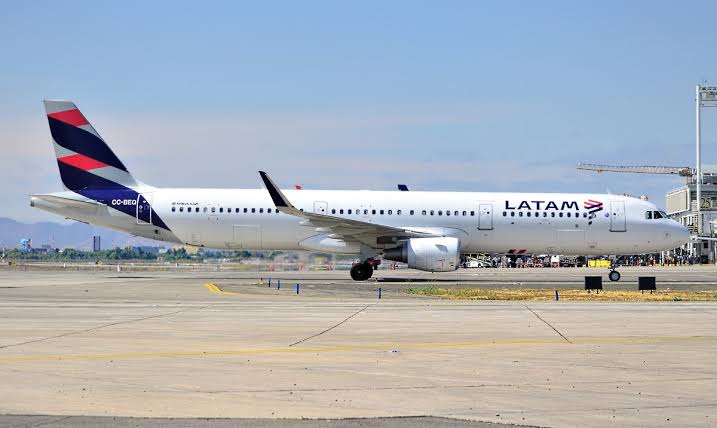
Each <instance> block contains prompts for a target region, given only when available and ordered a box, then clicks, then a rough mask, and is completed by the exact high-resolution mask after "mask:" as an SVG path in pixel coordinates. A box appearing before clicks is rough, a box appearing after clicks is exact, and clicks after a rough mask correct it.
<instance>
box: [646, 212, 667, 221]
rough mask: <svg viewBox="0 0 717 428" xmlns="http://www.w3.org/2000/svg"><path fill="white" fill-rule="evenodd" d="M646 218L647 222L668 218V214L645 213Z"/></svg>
mask: <svg viewBox="0 0 717 428" xmlns="http://www.w3.org/2000/svg"><path fill="white" fill-rule="evenodd" d="M645 218H646V219H647V220H657V219H661V218H667V213H665V212H664V211H645Z"/></svg>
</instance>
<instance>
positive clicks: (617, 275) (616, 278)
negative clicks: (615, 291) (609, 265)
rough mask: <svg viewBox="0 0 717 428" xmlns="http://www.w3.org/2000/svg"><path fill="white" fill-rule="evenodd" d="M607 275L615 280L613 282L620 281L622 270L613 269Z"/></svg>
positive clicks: (611, 279)
mask: <svg viewBox="0 0 717 428" xmlns="http://www.w3.org/2000/svg"><path fill="white" fill-rule="evenodd" d="M607 277H608V278H610V281H613V282H615V281H619V280H620V272H618V271H616V270H611V271H610V273H609V274H608V276H607Z"/></svg>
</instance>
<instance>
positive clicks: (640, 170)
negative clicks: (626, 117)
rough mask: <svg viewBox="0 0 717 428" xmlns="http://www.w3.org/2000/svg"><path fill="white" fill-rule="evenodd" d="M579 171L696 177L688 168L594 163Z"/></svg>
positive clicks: (579, 165) (582, 167)
mask: <svg viewBox="0 0 717 428" xmlns="http://www.w3.org/2000/svg"><path fill="white" fill-rule="evenodd" d="M577 168H578V169H580V170H583V171H595V172H597V173H601V172H623V173H631V174H672V175H679V176H680V177H685V178H687V179H689V178H690V177H692V176H693V175H695V171H694V169H692V168H690V167H688V166H649V165H644V166H637V165H596V164H592V163H579V164H578V166H577Z"/></svg>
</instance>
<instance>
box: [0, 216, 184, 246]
mask: <svg viewBox="0 0 717 428" xmlns="http://www.w3.org/2000/svg"><path fill="white" fill-rule="evenodd" d="M94 235H99V236H101V237H102V238H101V246H102V249H103V250H104V249H109V248H115V247H120V248H124V247H126V246H129V245H132V246H140V245H149V246H164V247H171V246H172V244H170V243H166V242H160V241H153V240H151V239H145V238H138V237H136V236H132V235H128V234H126V233H121V232H115V231H112V230H109V229H103V228H100V227H96V226H92V225H89V224H84V223H79V222H74V223H70V224H59V223H53V222H49V221H43V222H39V223H32V224H26V223H20V222H19V221H15V220H13V219H10V218H6V217H0V248H18V247H19V246H20V240H21V239H23V238H30V239H32V245H33V247H36V248H39V247H40V246H41V245H43V244H50V245H52V247H53V248H76V249H80V250H91V249H92V237H93V236H94Z"/></svg>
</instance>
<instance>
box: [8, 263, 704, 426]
mask: <svg viewBox="0 0 717 428" xmlns="http://www.w3.org/2000/svg"><path fill="white" fill-rule="evenodd" d="M593 272H594V271H593V270H587V269H521V270H519V269H485V270H483V269H481V270H463V271H458V272H456V273H450V274H430V273H422V272H414V271H383V270H380V271H377V272H376V275H375V277H376V278H375V279H373V280H372V281H369V282H366V283H354V282H352V281H351V280H350V279H348V272H345V271H332V272H283V273H278V272H274V273H266V272H265V273H256V272H244V273H238V272H221V271H220V272H191V273H188V272H141V273H139V272H137V273H133V272H116V271H115V272H111V271H102V270H96V271H72V270H71V269H64V270H62V269H58V270H56V271H46V270H43V271H34V270H32V269H30V270H27V271H25V270H22V269H17V268H15V269H9V268H3V269H0V379H2V382H0V415H2V416H0V427H5V426H8V427H9V426H37V425H50V426H82V425H85V426H96V425H103V426H104V425H107V426H117V427H124V426H207V427H224V426H267V427H279V426H282V427H283V426H346V427H353V426H383V425H392V426H447V427H453V426H483V427H496V426H503V425H504V424H517V425H528V426H550V427H573V426H578V425H580V426H584V427H598V426H606V425H613V426H645V425H665V426H669V425H672V426H694V427H701V426H704V427H707V426H714V425H715V424H716V423H717V422H715V421H716V420H717V367H716V366H715V364H714V362H715V355H717V329H716V328H717V304H716V303H687V302H669V303H569V302H562V301H561V302H544V303H543V302H541V303H536V302H455V301H441V300H437V299H434V298H429V297H424V296H414V295H407V294H404V293H402V290H404V289H405V288H408V287H415V286H417V284H418V286H430V285H435V284H439V285H440V286H442V287H444V286H461V287H474V286H475V287H478V286H479V287H512V286H516V285H517V286H521V287H523V288H577V287H579V286H581V285H582V282H581V281H582V275H587V274H590V275H592V274H594V273H593ZM621 272H622V273H623V280H622V281H620V282H619V283H609V282H607V281H606V282H605V284H604V285H605V287H606V288H609V287H615V288H620V287H625V288H636V278H637V276H639V275H650V276H656V277H657V278H658V279H657V282H658V288H673V289H680V288H687V289H717V281H715V280H714V278H715V273H717V268H715V267H684V268H683V267H678V268H623V269H622V270H621ZM603 273H606V271H605V272H603ZM269 276H271V285H269ZM279 280H280V281H281V288H278V287H277V285H278V284H277V281H279ZM297 283H299V284H300V285H299V294H297V293H296V284H297ZM379 287H380V288H382V298H381V299H378V293H377V288H379ZM478 421H480V422H478Z"/></svg>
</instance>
